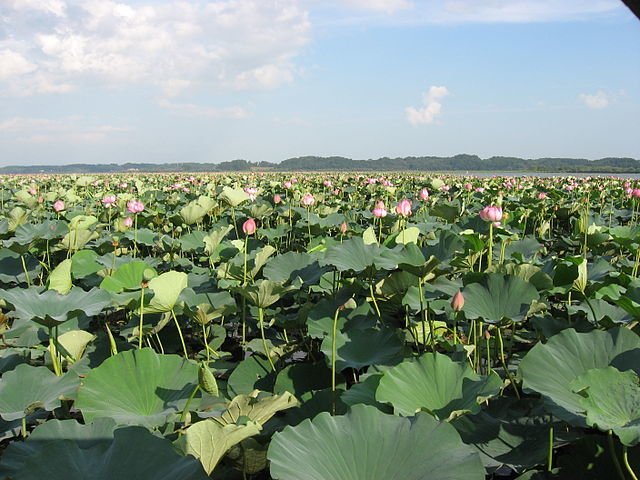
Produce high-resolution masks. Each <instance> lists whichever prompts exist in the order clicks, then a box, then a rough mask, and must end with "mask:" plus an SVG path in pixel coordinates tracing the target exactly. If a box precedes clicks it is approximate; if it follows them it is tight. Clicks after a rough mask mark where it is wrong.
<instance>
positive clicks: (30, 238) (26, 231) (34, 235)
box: [5, 220, 68, 247]
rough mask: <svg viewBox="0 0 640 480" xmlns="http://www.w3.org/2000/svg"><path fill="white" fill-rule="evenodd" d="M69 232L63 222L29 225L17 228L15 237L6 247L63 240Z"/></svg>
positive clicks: (8, 241) (49, 221)
mask: <svg viewBox="0 0 640 480" xmlns="http://www.w3.org/2000/svg"><path fill="white" fill-rule="evenodd" d="M67 231H68V229H67V226H66V224H65V222H62V221H57V220H54V221H51V220H45V221H44V222H42V223H37V224H32V223H27V224H24V225H20V226H19V227H18V228H16V231H15V236H14V237H12V238H10V239H9V240H7V242H5V246H7V247H12V246H13V244H18V245H30V244H32V243H35V242H37V241H41V240H45V241H46V240H53V239H56V238H61V237H62V236H63V235H64V234H65V233H67Z"/></svg>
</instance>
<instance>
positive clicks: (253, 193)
mask: <svg viewBox="0 0 640 480" xmlns="http://www.w3.org/2000/svg"><path fill="white" fill-rule="evenodd" d="M244 193H246V194H247V195H249V200H251V201H252V202H253V201H254V200H255V199H256V197H257V196H258V189H257V188H254V187H248V188H245V189H244Z"/></svg>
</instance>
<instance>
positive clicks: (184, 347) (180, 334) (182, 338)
mask: <svg viewBox="0 0 640 480" xmlns="http://www.w3.org/2000/svg"><path fill="white" fill-rule="evenodd" d="M171 316H172V317H173V321H174V322H175V324H176V328H177V329H178V335H179V336H180V343H181V344H182V351H183V352H184V358H189V354H188V353H187V346H186V344H185V343H184V337H183V336H182V329H181V328H180V324H179V323H178V319H177V318H176V314H175V312H174V311H173V308H172V309H171Z"/></svg>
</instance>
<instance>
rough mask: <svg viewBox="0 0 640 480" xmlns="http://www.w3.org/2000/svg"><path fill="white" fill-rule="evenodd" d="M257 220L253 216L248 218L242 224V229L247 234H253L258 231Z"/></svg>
mask: <svg viewBox="0 0 640 480" xmlns="http://www.w3.org/2000/svg"><path fill="white" fill-rule="evenodd" d="M256 229H257V227H256V221H255V220H254V219H253V218H247V219H246V220H245V222H244V223H243V224H242V231H243V232H244V233H245V235H253V234H254V233H256Z"/></svg>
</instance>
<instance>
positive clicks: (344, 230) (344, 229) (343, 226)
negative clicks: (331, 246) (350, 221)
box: [340, 222, 349, 235]
mask: <svg viewBox="0 0 640 480" xmlns="http://www.w3.org/2000/svg"><path fill="white" fill-rule="evenodd" d="M348 228H349V226H348V225H347V222H342V223H341V224H340V233H341V234H342V235H344V234H345V233H347V229H348Z"/></svg>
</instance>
